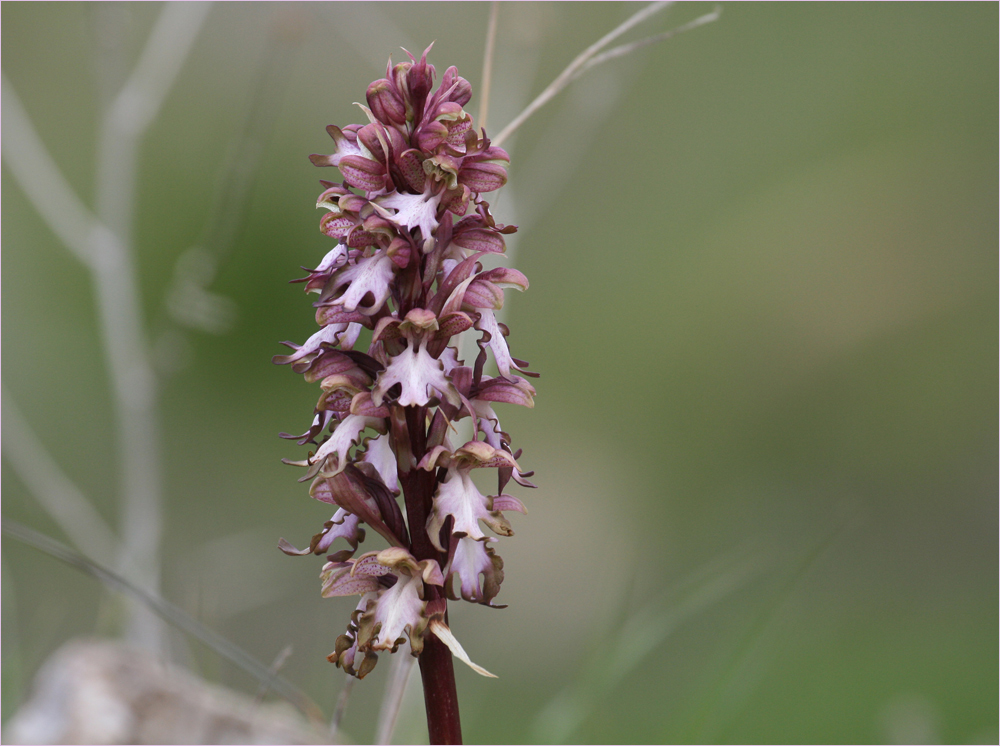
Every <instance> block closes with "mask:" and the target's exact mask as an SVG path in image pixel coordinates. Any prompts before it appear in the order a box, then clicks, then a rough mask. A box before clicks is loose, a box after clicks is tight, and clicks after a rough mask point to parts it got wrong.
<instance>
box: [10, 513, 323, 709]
mask: <svg viewBox="0 0 1000 746" xmlns="http://www.w3.org/2000/svg"><path fill="white" fill-rule="evenodd" d="M2 528H3V532H4V533H6V534H8V535H10V536H11V537H13V538H15V539H17V540H18V541H22V542H24V543H25V544H28V545H29V546H32V547H34V548H35V549H38V550H39V551H41V552H45V553H46V554H48V555H50V556H51V557H55V558H56V559H58V560H61V561H62V562H65V563H66V564H67V565H70V566H72V567H75V568H77V569H78V570H81V571H83V572H85V573H87V574H88V575H91V576H93V577H95V578H97V579H98V580H100V581H101V582H102V583H104V584H105V585H107V586H108V587H109V588H113V589H114V590H117V591H120V592H121V593H125V594H128V595H129V596H131V597H133V598H135V599H137V600H138V601H140V602H141V603H143V604H144V605H145V606H146V607H147V608H149V609H151V610H152V611H153V612H155V613H156V614H157V615H159V616H160V617H161V618H162V619H163V620H164V621H167V622H169V623H170V624H173V625H174V626H175V627H177V628H178V629H181V630H183V631H184V632H187V633H188V634H189V635H191V636H192V637H194V638H196V639H198V640H200V641H201V642H202V643H204V644H205V645H206V646H208V647H209V648H211V649H212V650H214V651H215V652H216V653H218V654H219V655H221V656H222V657H223V658H225V659H227V660H228V661H230V662H231V663H233V664H234V665H236V666H238V667H239V668H241V669H243V670H244V671H246V672H247V673H248V674H250V675H251V676H253V677H254V678H256V679H257V680H258V681H259V682H260V683H261V684H267V685H268V686H269V687H270V688H271V689H273V690H274V691H275V692H277V693H278V694H280V695H281V696H283V697H284V698H285V699H287V700H288V701H289V702H291V703H292V704H293V705H295V706H296V707H297V708H299V710H301V711H302V713H303V714H304V715H305V716H306V717H308V718H309V719H310V720H312V721H313V722H314V723H323V722H324V717H323V712H322V710H321V709H320V708H319V706H318V705H317V704H316V703H315V702H313V701H312V700H311V699H310V698H309V696H308V695H307V694H306V693H305V692H303V691H302V690H301V689H299V688H298V687H297V686H295V685H294V684H292V683H291V682H290V681H288V680H287V679H285V678H283V677H281V676H278V675H276V674H275V673H273V672H272V671H271V669H270V668H269V667H268V666H266V665H264V664H263V663H261V662H260V661H258V660H257V659H256V658H254V657H253V656H251V655H250V654H249V653H247V652H246V651H245V650H243V649H242V648H240V647H238V646H237V645H234V644H233V643H232V642H230V641H229V640H227V639H226V638H225V637H223V636H222V635H220V634H219V633H218V632H215V631H214V630H211V629H209V628H208V627H205V626H204V625H203V624H202V623H201V622H199V621H198V620H197V619H194V618H193V617H191V616H189V615H188V614H187V613H185V612H184V611H183V610H181V609H180V608H178V607H177V606H175V605H174V604H172V603H170V602H169V601H166V600H164V599H162V598H159V597H157V596H154V595H152V594H151V593H148V592H146V591H144V590H143V589H141V588H138V587H136V586H135V585H133V584H132V583H130V582H128V581H127V580H125V578H123V577H121V576H120V575H118V574H117V573H115V572H112V571H111V570H108V569H107V568H106V567H102V566H101V565H99V564H97V563H96V562H94V561H93V560H90V559H88V558H87V557H84V556H83V555H82V554H78V553H77V552H74V551H73V550H72V549H70V548H69V547H67V546H66V545H65V544H62V543H60V542H58V541H56V540H55V539H53V538H51V537H49V536H46V535H45V534H42V533H39V532H38V531H35V530H33V529H30V528H28V527H27V526H24V525H22V524H20V523H18V522H16V521H12V520H10V519H8V518H4V519H3V520H2Z"/></svg>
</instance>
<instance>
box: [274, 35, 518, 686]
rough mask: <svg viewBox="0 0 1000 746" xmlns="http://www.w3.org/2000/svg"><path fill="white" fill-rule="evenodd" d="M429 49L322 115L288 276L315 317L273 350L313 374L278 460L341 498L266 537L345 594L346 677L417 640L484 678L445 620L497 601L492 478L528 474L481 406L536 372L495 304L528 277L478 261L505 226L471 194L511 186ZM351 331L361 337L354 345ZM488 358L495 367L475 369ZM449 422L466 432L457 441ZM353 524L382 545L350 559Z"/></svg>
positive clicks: (327, 592)
mask: <svg viewBox="0 0 1000 746" xmlns="http://www.w3.org/2000/svg"><path fill="white" fill-rule="evenodd" d="M428 51H430V50H429V48H428V50H427V51H425V52H424V53H423V55H422V56H421V57H420V59H419V60H418V59H416V58H414V57H413V56H412V55H409V53H407V54H408V55H409V60H408V61H406V62H403V63H401V64H398V65H395V66H393V65H392V63H391V61H390V64H389V66H388V67H387V68H386V75H385V77H384V78H381V79H379V80H376V81H375V82H373V83H372V84H371V85H369V86H368V91H367V94H366V104H367V105H366V106H360V109H361V110H362V111H363V112H364V114H365V116H366V118H367V120H368V121H367V123H365V124H350V125H347V126H346V127H343V128H341V127H336V126H333V125H331V126H329V127H328V128H327V132H329V134H330V137H331V138H333V153H330V154H328V155H312V156H310V160H311V161H312V162H313V163H314V164H315V165H317V166H322V167H334V168H337V169H339V171H340V175H341V177H342V180H341V181H339V182H337V181H322V182H321V184H322V186H323V191H322V193H321V194H320V195H319V198H318V199H317V202H316V206H317V207H318V208H320V209H321V210H323V211H324V214H323V216H322V218H321V220H320V224H319V228H320V232H321V233H322V234H323V235H324V236H326V237H328V238H329V239H332V240H333V242H334V243H333V246H332V247H329V246H328V247H327V250H326V253H325V254H324V255H323V256H322V257H320V258H319V259H318V261H315V262H314V263H313V264H314V265H315V269H312V270H309V271H308V275H307V276H306V277H304V278H302V279H301V280H298V281H297V282H302V283H304V284H305V290H306V292H307V293H312V294H315V295H316V300H315V302H314V303H313V307H314V308H315V312H316V323H317V324H318V326H319V330H318V331H316V332H315V333H314V334H312V335H311V336H310V337H309V338H308V339H307V340H306V341H305V343H304V344H301V345H298V344H294V343H291V342H285V343H284V344H285V345H287V346H288V347H290V348H291V349H292V354H289V355H279V356H275V358H274V362H275V363H277V364H279V365H290V366H291V368H292V370H293V371H295V372H296V373H299V374H301V375H303V376H304V377H305V379H306V380H307V381H309V382H310V383H318V384H319V387H320V390H321V393H320V396H319V401H318V402H317V404H316V407H315V409H314V411H313V412H312V414H311V424H310V426H309V428H308V429H307V430H306V431H305V432H304V433H303V434H301V435H298V436H289V435H283V437H289V438H295V439H297V440H298V442H299V444H300V445H309V446H311V447H312V450H311V451H310V453H309V455H308V456H307V457H306V458H304V459H302V460H300V461H290V462H288V463H292V464H295V465H298V466H301V467H303V468H305V470H306V471H305V475H304V476H303V478H302V479H303V480H310V481H311V486H310V490H309V493H310V495H311V496H312V497H313V498H314V499H316V500H319V501H321V502H324V503H327V504H328V505H330V506H332V507H333V509H334V510H335V511H336V512H335V513H334V515H333V517H332V518H331V519H330V520H328V521H327V522H326V523H325V524H324V525H323V529H322V530H321V531H320V532H319V533H317V534H316V535H315V536H313V537H312V540H311V541H310V542H309V546H308V548H306V549H301V550H300V549H296V548H295V547H294V546H292V545H291V544H290V543H288V542H287V541H285V540H284V539H282V540H281V542H280V544H279V547H280V548H281V550H282V551H284V552H285V553H286V554H289V555H296V556H303V555H313V554H315V555H320V556H324V557H325V560H326V561H325V564H324V565H323V567H322V570H321V572H320V579H321V593H322V595H323V597H327V598H328V597H334V596H345V595H356V596H360V600H359V603H358V605H357V607H356V609H355V610H354V612H353V613H352V614H351V617H350V620H349V622H348V627H347V631H346V632H345V633H344V634H343V635H341V636H340V637H339V638H337V639H336V642H335V643H334V650H333V652H332V653H331V654H330V655H329V656H328V657H329V660H330V661H332V662H333V663H335V664H336V665H337V666H339V667H340V668H342V669H343V670H344V671H346V672H347V673H348V674H351V675H353V676H357V677H358V678H362V677H364V676H365V675H366V674H368V673H369V672H370V671H371V670H372V668H374V666H375V663H376V661H377V660H378V654H379V653H385V652H388V653H390V654H391V653H395V652H396V651H397V650H398V649H399V647H400V646H401V645H406V646H408V648H409V652H410V654H411V655H414V656H420V655H421V653H422V651H423V650H424V649H425V646H426V643H427V641H428V640H429V639H430V638H431V637H432V636H433V637H434V638H436V639H437V640H439V641H440V642H441V643H443V644H444V645H445V646H447V647H448V648H449V649H450V650H451V652H452V653H453V654H454V655H455V656H457V657H458V658H459V659H460V660H462V661H463V662H465V663H467V664H468V665H469V666H471V667H472V668H473V669H474V670H476V671H477V672H479V673H481V674H483V675H486V676H492V674H490V673H489V672H488V671H486V670H485V669H483V668H482V667H480V666H477V665H476V664H474V663H472V661H471V660H469V656H468V655H467V654H466V653H465V650H464V649H463V648H462V646H461V645H460V644H459V642H458V640H457V638H456V637H455V635H454V633H453V632H452V631H451V630H450V629H449V627H448V625H447V622H446V612H447V605H448V601H449V600H451V601H467V602H471V603H476V604H482V605H487V606H491V607H494V608H502V607H499V606H497V605H496V604H494V602H493V601H494V599H495V598H496V596H497V594H498V593H499V592H500V585H501V583H502V582H503V579H504V573H503V560H502V559H501V558H500V556H499V555H498V554H497V553H496V550H495V548H494V545H495V544H497V543H498V538H497V537H508V536H511V535H513V533H514V532H513V529H512V527H511V524H510V522H509V520H508V519H507V518H506V517H505V516H504V513H505V512H511V511H514V512H518V513H525V512H526V511H525V508H524V505H523V504H522V503H521V501H520V500H519V499H517V498H516V497H513V496H512V495H508V494H505V493H504V489H505V487H506V486H507V485H508V483H509V482H510V481H511V480H512V479H513V480H514V481H515V482H516V483H517V484H520V485H522V486H527V487H532V486H533V485H532V484H531V483H530V482H528V481H527V478H528V477H530V476H531V472H524V471H522V470H521V466H520V465H519V463H518V461H517V459H518V458H519V457H520V454H521V452H520V451H519V450H518V451H514V450H513V449H512V446H511V439H510V436H509V435H508V434H507V433H506V432H504V431H503V429H502V428H501V426H500V420H499V418H498V417H497V413H496V412H495V411H494V406H496V404H498V403H503V404H517V405H520V406H525V407H532V406H533V405H534V395H535V389H534V388H533V387H532V385H531V384H530V383H529V382H528V380H527V378H528V377H534V376H536V374H534V373H531V372H529V371H528V370H527V363H525V362H524V361H521V360H518V359H517V358H514V357H512V356H511V353H510V348H509V346H508V343H507V336H508V335H509V333H510V332H509V330H508V328H507V327H506V326H505V325H504V324H502V323H500V322H499V321H498V320H497V318H496V315H495V314H496V311H497V310H499V309H500V308H501V307H502V306H503V303H504V291H505V290H507V289H510V288H514V289H516V290H526V289H527V287H528V280H527V278H526V277H525V276H524V275H523V274H521V273H520V272H518V271H517V270H515V269H508V268H495V269H488V270H485V269H484V268H483V263H482V261H481V260H482V259H483V258H484V257H485V256H487V255H489V254H502V253H503V252H504V249H505V245H504V236H506V235H509V234H511V233H513V232H514V231H515V230H516V227H515V226H505V225H502V224H499V223H497V222H496V221H495V220H494V219H493V216H492V215H491V214H490V206H489V203H488V202H486V201H485V200H484V199H483V195H484V194H486V193H488V192H493V191H496V190H497V189H500V188H501V187H502V186H503V185H504V184H505V183H506V181H507V165H508V163H509V158H508V156H507V153H506V152H505V151H504V150H503V149H502V148H499V147H496V146H494V145H491V143H490V140H489V138H488V137H487V136H486V132H485V131H480V132H476V130H475V127H474V126H473V121H472V117H471V116H470V115H469V114H468V113H467V112H466V111H465V109H464V108H463V107H464V106H465V105H466V104H467V103H468V102H469V100H470V99H471V97H472V87H471V86H470V85H469V82H468V81H467V80H465V79H464V78H462V77H460V76H459V75H458V71H457V70H456V69H455V68H454V67H450V68H448V69H447V70H446V71H445V73H444V75H443V76H442V78H441V84H440V85H439V86H438V87H437V88H436V89H435V88H434V79H435V70H434V66H433V65H431V64H429V63H428V62H427V52H428ZM365 330H367V332H366V331H365ZM362 334H365V335H366V336H365V339H369V338H370V342H369V344H368V349H367V351H361V350H359V349H355V347H356V346H357V345H358V344H359V342H360V341H361V339H362ZM461 334H469V335H474V336H475V338H476V341H477V343H478V346H479V353H478V355H477V357H476V359H475V360H472V361H468V363H467V362H466V361H464V360H460V359H459V358H458V355H459V352H458V350H459V346H458V337H459V335H461ZM368 335H370V337H369V336H368ZM491 359H492V363H493V366H495V372H496V376H495V377H494V376H490V375H486V373H485V370H486V367H487V364H488V363H489V362H490V360H491ZM491 369H492V368H491ZM464 418H469V419H470V422H471V425H472V433H473V439H472V440H470V441H469V442H466V443H460V444H457V445H453V444H452V442H451V440H450V437H449V435H450V434H452V433H454V431H455V429H454V423H456V422H458V421H461V420H463V419H464ZM475 469H492V470H494V471H495V472H496V475H497V489H496V492H495V493H493V494H486V495H484V494H483V493H482V492H480V490H479V488H478V487H477V486H476V485H475V484H474V483H473V480H472V476H471V475H472V471H473V470H475ZM400 499H402V505H401V504H400ZM366 529H371V530H372V531H374V532H375V533H377V534H379V535H380V536H381V537H382V538H383V539H384V540H385V542H386V543H387V545H388V547H387V548H385V549H382V550H376V551H369V552H367V553H365V554H362V555H361V556H360V557H357V558H355V557H354V554H355V553H356V551H357V550H358V547H359V545H360V544H361V543H362V542H364V541H365V538H366V537H367V536H369V535H370V531H367V530H366ZM490 532H492V533H490ZM338 540H340V541H338ZM449 665H450V664H449Z"/></svg>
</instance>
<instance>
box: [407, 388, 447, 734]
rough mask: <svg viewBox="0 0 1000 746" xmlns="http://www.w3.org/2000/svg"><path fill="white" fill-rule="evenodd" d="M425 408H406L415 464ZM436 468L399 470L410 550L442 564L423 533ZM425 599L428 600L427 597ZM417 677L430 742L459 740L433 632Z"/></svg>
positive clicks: (443, 653) (423, 441) (442, 655)
mask: <svg viewBox="0 0 1000 746" xmlns="http://www.w3.org/2000/svg"><path fill="white" fill-rule="evenodd" d="M426 420H427V410H426V409H425V408H424V407H407V408H406V424H407V431H408V433H409V439H410V450H411V452H412V453H413V457H414V459H415V462H416V463H419V462H420V459H422V458H423V457H424V453H425V452H426V451H427V421H426ZM435 474H436V470H434V471H426V470H424V469H412V470H411V471H408V472H405V473H400V475H399V477H400V482H401V485H402V487H403V499H404V500H405V501H406V516H407V519H408V522H409V529H410V551H411V552H412V554H413V556H414V557H416V559H417V560H418V561H419V560H425V559H433V560H437V562H439V563H440V564H441V565H444V563H445V561H446V560H447V558H446V557H444V556H443V555H442V554H441V553H440V552H438V550H437V549H435V548H434V545H433V544H431V541H430V537H428V536H427V528H426V526H427V516H428V515H429V514H430V511H431V505H432V502H433V499H434V490H435V488H436V487H437V477H436V476H435ZM426 588H427V592H428V594H430V596H432V597H434V598H442V599H443V598H444V596H443V594H439V593H438V591H437V589H436V588H434V587H433V586H426ZM428 600H431V599H430V598H429V599H428ZM420 678H421V680H422V681H423V684H424V706H425V708H426V710H427V733H428V736H429V738H430V742H431V743H432V744H438V743H462V723H461V721H460V720H459V716H458V689H456V687H455V667H454V664H453V662H452V657H451V651H450V650H449V649H448V647H447V646H446V645H445V644H444V643H443V642H441V641H440V640H439V639H438V638H437V637H435V636H434V635H433V634H428V635H427V636H426V637H425V638H424V650H423V652H422V653H421V654H420Z"/></svg>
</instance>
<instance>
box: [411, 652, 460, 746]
mask: <svg viewBox="0 0 1000 746" xmlns="http://www.w3.org/2000/svg"><path fill="white" fill-rule="evenodd" d="M420 679H421V681H423V683H424V707H425V708H426V710H427V735H428V737H429V738H430V742H431V743H462V723H461V721H460V720H459V717H458V690H457V689H456V688H455V667H454V665H453V664H452V658H451V651H450V650H448V647H447V646H446V645H445V644H444V643H443V642H441V641H440V640H439V639H438V638H436V637H435V636H434V635H428V636H427V638H426V639H425V640H424V652H422V653H421V654H420Z"/></svg>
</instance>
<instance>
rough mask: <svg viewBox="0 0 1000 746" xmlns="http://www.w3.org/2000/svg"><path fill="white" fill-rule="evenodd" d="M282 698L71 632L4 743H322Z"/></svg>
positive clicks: (40, 675) (8, 729)
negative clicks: (258, 695) (267, 699)
mask: <svg viewBox="0 0 1000 746" xmlns="http://www.w3.org/2000/svg"><path fill="white" fill-rule="evenodd" d="M328 738H329V736H328V735H327V736H324V734H322V733H320V732H319V731H318V730H317V729H316V728H314V727H312V726H311V725H310V724H309V723H308V721H307V720H306V719H305V718H304V717H303V716H302V715H300V714H299V712H298V711H297V710H295V708H294V707H292V706H291V705H290V704H288V703H285V702H276V703H261V704H256V703H255V702H254V700H253V698H252V697H248V696H246V695H244V694H241V693H239V692H235V691H232V690H230V689H226V688H224V687H221V686H216V685H214V684H209V683H207V682H205V681H203V680H201V679H199V678H198V677H196V676H194V675H193V674H191V673H190V672H188V671H184V670H182V669H179V668H177V667H175V666H170V665H166V664H164V663H162V662H160V661H158V660H156V659H155V658H153V657H152V656H150V655H149V654H147V653H144V652H142V651H137V650H135V649H133V648H130V647H127V646H125V645H123V644H121V643H119V642H110V641H92V640H76V641H73V642H69V643H67V644H66V645H64V646H63V647H61V648H59V649H58V650H57V651H56V652H55V653H53V654H52V656H51V657H50V658H49V659H48V660H47V661H46V662H45V664H44V665H43V666H42V668H41V669H40V670H39V672H38V675H37V676H36V677H35V681H34V685H33V687H32V693H31V697H30V699H29V700H28V701H27V702H26V703H25V704H24V705H23V706H22V707H21V709H20V710H19V711H18V712H17V713H16V714H15V715H14V717H12V718H11V719H10V721H9V722H8V723H7V726H6V727H5V728H4V733H3V742H4V743H23V744H156V743H161V744H167V743H177V744H189V743H190V744H216V743H243V744H257V743H288V744H311V743H325V742H327V741H328Z"/></svg>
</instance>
